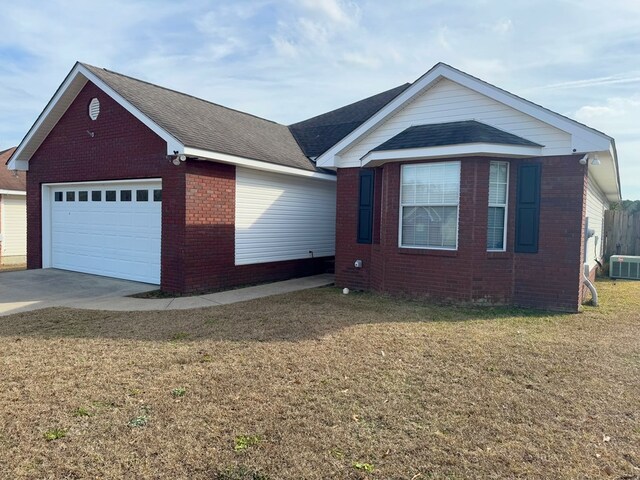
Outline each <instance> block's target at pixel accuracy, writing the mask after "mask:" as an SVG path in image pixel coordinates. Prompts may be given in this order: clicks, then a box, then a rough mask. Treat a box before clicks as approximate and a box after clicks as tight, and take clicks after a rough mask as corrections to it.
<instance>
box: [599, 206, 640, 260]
mask: <svg viewBox="0 0 640 480" xmlns="http://www.w3.org/2000/svg"><path fill="white" fill-rule="evenodd" d="M604 255H605V259H607V260H608V259H609V257H610V256H611V255H640V212H635V213H627V212H625V211H624V210H607V211H606V212H604Z"/></svg>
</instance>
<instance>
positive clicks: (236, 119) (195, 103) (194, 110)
mask: <svg viewBox="0 0 640 480" xmlns="http://www.w3.org/2000/svg"><path fill="white" fill-rule="evenodd" d="M82 65H83V66H84V67H85V68H87V69H88V70H89V71H90V72H91V73H93V74H94V75H96V76H97V77H98V78H100V80H102V81H103V82H104V83H106V84H107V85H109V86H110V87H111V88H113V89H114V90H115V91H116V92H118V93H119V94H120V95H122V96H123V97H124V98H125V99H126V100H128V101H129V102H130V103H131V104H133V105H134V106H135V107H136V108H138V109H139V110H140V111H141V112H142V113H144V114H145V115H146V116H147V117H149V118H150V119H151V120H153V121H154V122H155V123H157V124H158V125H160V126H161V127H162V128H163V129H165V130H166V131H167V132H169V133H171V134H172V135H173V136H174V137H175V138H177V139H178V140H179V141H180V142H181V143H182V144H183V145H185V146H188V147H193V148H200V149H204V150H210V151H214V152H220V153H226V154H230V155H237V156H239V157H245V158H250V159H254V160H261V161H264V162H270V163H276V164H280V165H285V166H288V167H294V168H300V169H304V170H315V169H316V168H315V164H314V163H313V162H312V161H310V160H309V159H308V158H307V157H306V156H305V155H304V154H303V153H302V152H301V151H300V148H299V147H298V144H297V143H296V140H295V139H294V138H293V136H292V134H291V132H290V131H289V129H288V128H287V127H286V126H285V125H281V124H279V123H276V122H272V121H270V120H265V119H263V118H260V117H256V116H254V115H251V114H248V113H244V112H240V111H238V110H233V109H231V108H227V107H223V106H222V105H218V104H215V103H211V102H208V101H206V100H202V99H200V98H196V97H193V96H191V95H187V94H184V93H180V92H176V91H174V90H170V89H168V88H164V87H160V86H157V85H154V84H151V83H148V82H144V81H142V80H137V79H135V78H132V77H128V76H126V75H122V74H120V73H116V72H112V71H110V70H106V69H103V68H98V67H94V66H91V65H87V64H84V63H83V64H82Z"/></svg>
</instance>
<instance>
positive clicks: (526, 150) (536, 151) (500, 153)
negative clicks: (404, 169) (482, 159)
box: [361, 143, 542, 167]
mask: <svg viewBox="0 0 640 480" xmlns="http://www.w3.org/2000/svg"><path fill="white" fill-rule="evenodd" d="M541 155H542V147H530V146H524V145H504V144H493V143H466V144H463V145H446V146H442V147H426V148H404V149H402V150H384V151H371V152H369V153H367V154H366V155H365V156H364V157H362V159H361V162H362V166H363V167H364V166H374V165H381V164H383V163H386V162H393V161H396V162H397V161H406V160H425V159H430V158H448V157H469V156H492V157H525V158H527V157H539V156H541Z"/></svg>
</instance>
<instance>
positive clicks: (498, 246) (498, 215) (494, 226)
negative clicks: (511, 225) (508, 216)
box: [487, 207, 505, 250]
mask: <svg viewBox="0 0 640 480" xmlns="http://www.w3.org/2000/svg"><path fill="white" fill-rule="evenodd" d="M504 214H505V209H504V207H489V219H488V221H487V249H488V250H503V249H504Z"/></svg>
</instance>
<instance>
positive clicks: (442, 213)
mask: <svg viewBox="0 0 640 480" xmlns="http://www.w3.org/2000/svg"><path fill="white" fill-rule="evenodd" d="M400 184H401V186H400V246H401V247H410V248H435V249H445V250H455V249H457V248H458V207H459V204H460V162H438V163H421V164H411V165H403V166H402V172H401V181H400Z"/></svg>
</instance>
